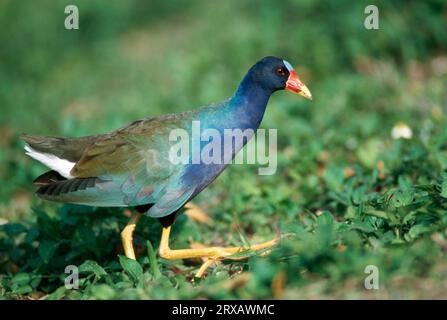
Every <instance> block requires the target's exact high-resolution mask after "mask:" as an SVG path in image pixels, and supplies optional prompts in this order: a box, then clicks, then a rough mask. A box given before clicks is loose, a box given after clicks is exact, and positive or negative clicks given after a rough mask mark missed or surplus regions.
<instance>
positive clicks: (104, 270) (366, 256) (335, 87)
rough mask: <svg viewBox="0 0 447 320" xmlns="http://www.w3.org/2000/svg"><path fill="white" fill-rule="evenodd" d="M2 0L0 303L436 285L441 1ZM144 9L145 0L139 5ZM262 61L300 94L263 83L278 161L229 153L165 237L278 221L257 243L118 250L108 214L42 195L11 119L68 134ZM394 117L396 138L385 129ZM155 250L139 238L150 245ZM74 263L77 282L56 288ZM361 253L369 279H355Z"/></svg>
mask: <svg viewBox="0 0 447 320" xmlns="http://www.w3.org/2000/svg"><path fill="white" fill-rule="evenodd" d="M69 3H70V4H71V3H74V4H77V5H78V7H79V11H80V30H77V31H67V30H65V29H64V18H65V14H64V7H65V6H66V5H67V4H68V3H66V2H65V1H50V0H48V1H39V3H37V2H35V1H20V2H19V3H17V2H16V1H11V0H9V1H3V2H2V9H1V10H0V22H1V25H2V28H1V30H0V42H1V43H2V46H1V49H0V70H1V72H0V106H1V116H0V147H1V148H0V178H1V181H2V183H1V184H0V297H3V298H8V299H11V298H13V299H15V298H20V299H37V298H44V299H61V298H65V299H78V298H80V299H108V298H118V299H157V298H158V299H162V298H165V299H174V298H180V299H183V298H210V299H222V298H244V299H251V298H272V297H273V298H286V299H291V298H292V299H293V298H429V297H430V298H446V297H447V280H446V279H447V261H446V259H445V255H446V251H447V53H446V52H447V51H446V49H447V20H446V16H447V5H446V3H445V1H443V0H431V1H423V2H422V1H403V0H402V1H393V2H390V1H376V4H377V5H378V7H379V10H380V30H376V31H372V30H366V29H365V28H364V27H363V21H364V18H365V14H364V13H363V10H364V8H365V6H366V5H367V4H370V3H369V1H355V2H353V1H340V0H338V1H335V0H334V1H324V2H321V1H273V0H272V1H220V2H215V1H206V2H205V1H180V0H179V1H161V0H160V1H150V2H148V1H142V0H141V1H137V0H131V1H119V0H113V1H107V3H106V2H104V1H98V0H95V1H91V0H83V1H70V2H69ZM149 3H150V4H149ZM266 55H276V56H281V57H284V58H286V59H287V60H289V61H290V62H291V63H292V64H293V65H294V66H295V67H296V69H297V72H298V74H299V75H300V77H301V78H302V79H303V80H304V81H305V82H306V84H307V85H308V87H309V88H310V90H311V91H312V94H313V96H314V100H313V101H312V102H308V101H305V100H304V99H299V98H297V97H296V96H293V95H291V94H288V93H285V92H284V93H277V94H275V95H274V96H273V97H272V99H271V100H270V104H269V107H268V109H267V113H266V116H265V118H264V121H263V124H262V127H264V128H278V150H279V152H278V171H277V173H276V174H275V175H273V176H259V175H257V167H256V166H253V165H251V166H248V165H244V166H240V165H235V166H231V167H229V168H228V169H227V170H226V171H225V172H224V173H223V174H222V176H221V177H219V179H218V180H216V182H215V183H213V184H212V185H211V186H210V187H209V188H208V189H206V190H205V191H204V192H203V193H202V194H201V195H199V196H198V197H197V198H196V200H195V203H196V204H197V205H199V206H200V207H201V208H202V209H204V210H205V211H206V212H207V213H208V214H209V216H210V217H212V224H210V225H206V224H201V223H198V222H196V221H193V220H191V219H189V218H188V216H186V215H182V216H181V217H180V218H179V219H178V221H177V222H176V224H175V225H174V230H173V234H172V247H174V248H184V247H188V246H189V245H191V243H192V242H198V243H201V244H207V245H211V244H215V245H224V244H233V245H238V244H239V245H240V244H242V243H244V241H246V240H247V241H249V242H253V243H255V242H260V241H263V240H268V239H270V238H272V237H274V236H275V234H277V233H283V234H289V233H291V234H293V236H291V237H287V238H284V239H283V241H282V242H281V245H280V247H279V248H278V249H276V250H274V251H273V252H272V254H271V255H269V256H268V257H258V256H255V257H251V258H250V259H248V260H247V261H242V262H231V263H224V264H220V265H218V266H216V267H215V268H212V269H210V270H209V274H208V276H207V277H206V278H204V279H201V280H200V281H198V280H196V279H195V280H193V275H194V272H195V271H196V270H197V268H198V267H199V266H200V261H184V262H183V261H174V262H171V261H164V260H162V259H159V258H156V256H155V255H154V253H153V252H154V250H156V248H157V247H158V242H159V237H160V231H161V230H160V225H159V223H158V222H157V221H156V220H153V219H149V218H144V219H143V220H142V221H141V222H140V224H139V225H138V226H137V229H136V234H135V243H136V245H137V247H138V256H139V257H138V262H133V261H129V260H127V259H126V258H124V257H122V256H120V255H122V250H121V248H120V238H119V232H120V230H121V229H122V228H123V227H124V225H125V224H126V223H127V219H128V218H126V217H125V216H124V215H123V213H122V211H121V210H115V209H98V208H88V207H81V206H71V205H60V204H54V203H49V202H44V201H41V200H40V199H38V198H37V197H35V196H33V191H34V187H33V186H32V184H31V181H32V180H33V179H34V178H35V177H36V176H37V175H39V174H40V173H41V172H43V170H44V167H43V166H42V165H40V164H38V163H37V162H36V161H32V159H30V158H28V157H26V156H25V154H24V152H23V143H22V142H21V141H20V140H19V135H20V134H21V133H23V132H27V133H34V134H47V135H66V136H81V135H87V134H95V133H102V132H105V131H108V130H112V129H115V128H117V127H120V126H122V125H124V124H126V123H128V122H130V121H132V120H135V119H138V118H142V117H145V116H149V115H157V114H162V113H168V112H178V111H184V110H188V109H191V108H194V107H196V106H199V105H203V104H207V103H210V102H214V101H219V100H222V99H225V98H226V97H228V96H229V95H230V94H231V93H232V91H233V90H234V89H235V87H236V86H237V84H238V82H239V81H240V79H241V78H242V76H243V75H244V74H245V72H246V70H247V68H248V67H249V66H251V64H252V63H254V62H255V61H257V60H258V59H259V58H261V57H263V56H266ZM400 122H404V123H406V124H407V125H408V126H409V127H410V128H411V129H412V131H413V137H412V138H411V139H393V138H392V137H391V130H392V128H393V127H394V126H395V125H396V124H398V123H400ZM151 245H152V246H153V248H154V250H152V249H151ZM67 265H76V266H78V267H79V270H80V272H81V274H80V285H79V290H68V289H65V287H64V279H65V277H66V274H64V270H65V267H66V266H67ZM367 265H376V266H377V267H378V268H379V271H380V289H379V290H366V289H365V288H364V286H363V283H364V279H365V277H366V276H367V274H365V273H364V270H365V267H366V266H367Z"/></svg>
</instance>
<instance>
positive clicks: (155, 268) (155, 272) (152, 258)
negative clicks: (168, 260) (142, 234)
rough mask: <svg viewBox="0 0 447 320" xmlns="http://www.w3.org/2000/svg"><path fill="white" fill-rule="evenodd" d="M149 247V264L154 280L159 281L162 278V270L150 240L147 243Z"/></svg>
mask: <svg viewBox="0 0 447 320" xmlns="http://www.w3.org/2000/svg"><path fill="white" fill-rule="evenodd" d="M146 245H147V256H148V257H149V264H150V267H151V273H152V275H153V276H154V279H158V278H159V277H161V272H160V268H159V267H158V263H157V257H156V256H155V251H154V248H153V247H152V244H151V242H150V241H149V240H147V241H146Z"/></svg>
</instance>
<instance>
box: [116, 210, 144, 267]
mask: <svg viewBox="0 0 447 320" xmlns="http://www.w3.org/2000/svg"><path fill="white" fill-rule="evenodd" d="M141 216H142V214H141V213H138V212H135V213H132V215H131V217H130V220H129V223H127V225H126V226H125V227H124V229H123V231H121V241H122V243H123V248H124V254H125V255H126V257H128V258H129V259H132V260H135V251H134V249H133V232H134V231H135V227H136V226H137V223H138V221H139V220H140V218H141Z"/></svg>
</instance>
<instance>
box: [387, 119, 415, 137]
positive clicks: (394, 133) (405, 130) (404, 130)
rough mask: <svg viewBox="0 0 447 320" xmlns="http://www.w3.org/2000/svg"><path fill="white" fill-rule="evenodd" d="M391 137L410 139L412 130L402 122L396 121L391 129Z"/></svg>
mask: <svg viewBox="0 0 447 320" xmlns="http://www.w3.org/2000/svg"><path fill="white" fill-rule="evenodd" d="M391 137H392V138H393V139H400V138H402V139H411V138H412V137H413V131H412V130H411V128H410V127H409V126H408V125H407V124H406V123H403V122H398V123H396V125H395V126H394V127H393V130H391Z"/></svg>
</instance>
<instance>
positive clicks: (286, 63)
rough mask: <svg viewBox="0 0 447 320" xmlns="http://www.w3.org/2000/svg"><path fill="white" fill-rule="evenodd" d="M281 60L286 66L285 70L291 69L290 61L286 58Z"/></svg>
mask: <svg viewBox="0 0 447 320" xmlns="http://www.w3.org/2000/svg"><path fill="white" fill-rule="evenodd" d="M282 62H284V65H285V66H286V68H287V70H289V71H292V70H293V67H292V65H291V64H290V63H288V62H287V61H286V60H283V61H282Z"/></svg>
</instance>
